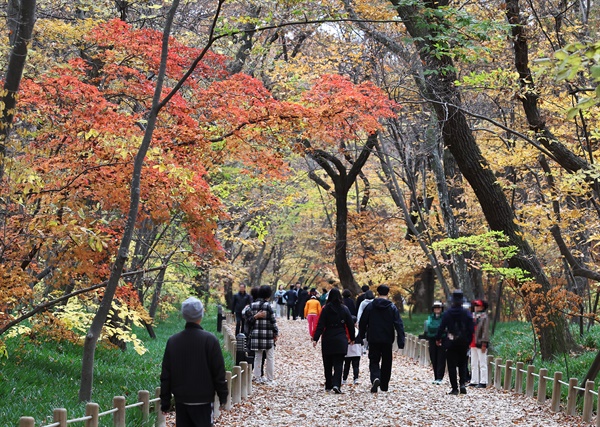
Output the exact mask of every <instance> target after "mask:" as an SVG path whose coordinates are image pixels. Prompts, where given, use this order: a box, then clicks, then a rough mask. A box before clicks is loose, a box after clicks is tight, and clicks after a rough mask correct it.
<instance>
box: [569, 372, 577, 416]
mask: <svg viewBox="0 0 600 427" xmlns="http://www.w3.org/2000/svg"><path fill="white" fill-rule="evenodd" d="M575 387H577V378H569V391H568V393H567V415H575V408H576V407H577V390H575Z"/></svg>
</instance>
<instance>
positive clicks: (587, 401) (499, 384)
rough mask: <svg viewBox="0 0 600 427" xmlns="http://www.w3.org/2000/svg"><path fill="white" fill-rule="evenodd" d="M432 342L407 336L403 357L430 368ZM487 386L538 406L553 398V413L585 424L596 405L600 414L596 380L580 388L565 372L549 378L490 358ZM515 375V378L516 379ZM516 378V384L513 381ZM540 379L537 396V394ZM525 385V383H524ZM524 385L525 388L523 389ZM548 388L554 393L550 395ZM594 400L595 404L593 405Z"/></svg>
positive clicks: (541, 372)
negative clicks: (580, 397)
mask: <svg viewBox="0 0 600 427" xmlns="http://www.w3.org/2000/svg"><path fill="white" fill-rule="evenodd" d="M428 347H429V341H428V340H424V339H419V338H418V337H416V336H414V335H410V334H407V335H406V345H405V346H404V350H401V352H402V354H404V355H405V356H407V357H410V358H412V359H415V360H417V361H419V363H420V364H421V365H423V366H427V365H429V350H428ZM487 364H488V384H489V385H492V386H493V387H494V388H495V389H497V390H505V391H513V392H514V393H516V394H522V395H524V396H526V397H529V398H534V397H535V398H536V399H537V402H538V403H539V404H544V403H546V402H547V400H548V398H550V410H551V411H552V412H560V411H563V412H564V413H566V414H567V415H572V416H577V415H581V417H582V418H583V421H584V422H586V423H589V422H591V421H592V418H593V417H594V403H596V413H597V414H599V413H600V399H598V391H595V390H594V388H595V384H594V381H586V383H585V384H582V385H583V387H580V386H578V385H577V382H578V380H577V378H570V379H569V382H565V381H563V373H562V372H555V373H554V375H553V376H552V377H550V376H548V369H545V368H541V369H540V370H539V371H538V372H537V373H536V372H535V366H533V365H528V366H527V368H526V369H524V368H525V364H524V363H523V362H517V363H516V364H515V363H514V362H513V361H512V360H507V361H506V362H505V363H504V364H503V363H502V359H501V358H499V357H498V358H494V356H491V355H488V357H487ZM513 373H514V376H513ZM513 378H514V381H513ZM536 379H537V393H536V388H535V385H536ZM523 382H525V384H523ZM523 385H525V389H523ZM548 386H551V387H552V392H551V393H550V394H548ZM563 386H564V387H566V391H567V398H566V401H564V402H563V400H562V394H563V390H564V389H563ZM580 394H583V408H582V410H581V413H580V414H579V413H578V411H577V397H578V395H580ZM594 401H595V402H594ZM596 426H597V427H600V416H599V415H596Z"/></svg>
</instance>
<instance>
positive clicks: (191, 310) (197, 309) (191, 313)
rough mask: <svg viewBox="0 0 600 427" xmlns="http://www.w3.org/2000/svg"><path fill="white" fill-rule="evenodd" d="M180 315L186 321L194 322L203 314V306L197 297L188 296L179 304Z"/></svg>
mask: <svg viewBox="0 0 600 427" xmlns="http://www.w3.org/2000/svg"><path fill="white" fill-rule="evenodd" d="M181 315H182V316H183V318H184V319H185V321H186V322H194V321H196V320H198V319H200V318H201V317H203V316H204V306H203V305H202V301H200V300H199V299H198V298H194V297H189V298H188V299H186V300H185V301H184V302H183V303H182V304H181Z"/></svg>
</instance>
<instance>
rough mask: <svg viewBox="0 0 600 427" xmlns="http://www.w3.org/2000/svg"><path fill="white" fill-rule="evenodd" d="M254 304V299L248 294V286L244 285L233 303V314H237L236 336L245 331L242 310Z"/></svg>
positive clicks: (234, 297)
mask: <svg viewBox="0 0 600 427" xmlns="http://www.w3.org/2000/svg"><path fill="white" fill-rule="evenodd" d="M250 304H252V297H250V295H248V294H247V293H246V285H244V284H243V283H242V284H241V285H240V290H239V292H238V293H237V294H235V295H234V296H233V301H232V302H231V312H232V313H234V314H235V336H236V337H237V335H238V334H239V333H240V331H243V330H244V317H243V316H242V310H244V307H246V306H247V305H250Z"/></svg>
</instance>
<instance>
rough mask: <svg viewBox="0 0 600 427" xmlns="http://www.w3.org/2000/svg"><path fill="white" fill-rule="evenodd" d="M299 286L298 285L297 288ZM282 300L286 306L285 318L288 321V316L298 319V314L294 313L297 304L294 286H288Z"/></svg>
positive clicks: (296, 293) (296, 292)
mask: <svg viewBox="0 0 600 427" xmlns="http://www.w3.org/2000/svg"><path fill="white" fill-rule="evenodd" d="M299 286H300V285H299V284H298V287H299ZM283 298H284V299H285V303H286V305H287V318H288V320H290V314H291V315H292V318H293V319H294V320H296V318H297V317H298V313H297V312H296V303H297V302H298V291H297V290H296V286H294V285H292V286H290V290H289V291H287V292H286V293H285V294H284V295H283Z"/></svg>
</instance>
